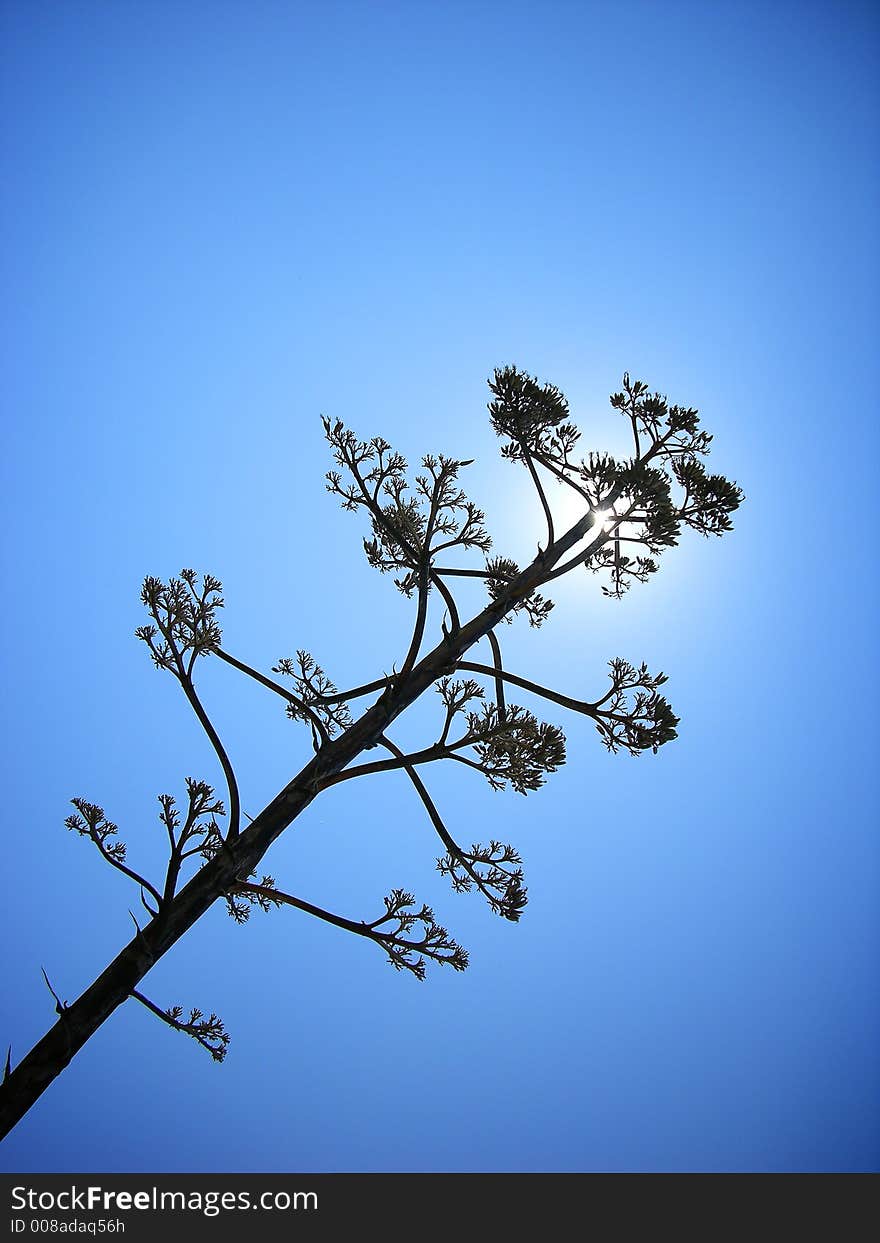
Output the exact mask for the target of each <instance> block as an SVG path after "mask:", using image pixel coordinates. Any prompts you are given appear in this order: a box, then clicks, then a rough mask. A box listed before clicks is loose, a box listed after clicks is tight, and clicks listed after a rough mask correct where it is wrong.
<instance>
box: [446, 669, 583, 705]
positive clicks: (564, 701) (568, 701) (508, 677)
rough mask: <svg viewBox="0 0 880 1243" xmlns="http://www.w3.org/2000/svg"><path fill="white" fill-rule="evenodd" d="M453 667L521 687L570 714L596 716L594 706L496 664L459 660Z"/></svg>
mask: <svg viewBox="0 0 880 1243" xmlns="http://www.w3.org/2000/svg"><path fill="white" fill-rule="evenodd" d="M455 667H456V669H462V670H466V671H467V672H468V673H482V674H485V676H486V677H487V678H494V679H495V681H496V683H497V681H498V680H499V679H503V680H504V681H505V682H510V683H511V684H512V685H513V686H519V687H521V688H522V689H523V690H524V691H531V692H532V693H533V694H535V695H540V696H541V698H542V699H549V700H551V701H552V702H553V703H556V704H559V705H560V706H561V707H563V708H570V709H571V710H572V712H580V713H583V715H584V716H591V717H594V716H595V715H596V711H595V709H596V707H597V705H596V704H593V703H587V702H586V701H585V700H583V699H572V698H571V696H570V695H561V694H560V693H559V692H558V691H551V690H550V689H549V688H548V687H546V686H539V685H538V683H537V682H530V681H529V680H528V679H527V678H521V677H519V676H518V675H517V674H515V673H508V672H507V670H506V669H500V668H499V667H498V665H497V664H496V665H495V667H494V668H493V667H491V666H490V665H479V664H477V663H476V662H475V661H471V660H460V661H459V662H458V664H457V665H456V666H455ZM606 698H607V697H606Z"/></svg>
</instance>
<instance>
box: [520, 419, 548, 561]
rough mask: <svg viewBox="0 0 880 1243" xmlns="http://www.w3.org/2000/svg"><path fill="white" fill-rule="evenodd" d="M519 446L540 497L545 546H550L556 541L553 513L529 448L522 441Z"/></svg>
mask: <svg viewBox="0 0 880 1243" xmlns="http://www.w3.org/2000/svg"><path fill="white" fill-rule="evenodd" d="M519 447H520V449H521V450H522V455H523V461H524V462H525V464H526V466H528V468H529V474H530V475H531V477H532V483H533V484H534V485H535V488H536V490H537V493H538V496H539V497H540V499H541V505H542V506H543V509H544V517H545V518H546V520H547V547H548V548H552V547H553V545H554V544H555V543H556V537H555V535H554V532H553V514H552V513H551V511H550V506H549V505H548V503H547V496H546V494H545V492H544V488H543V486H542V484H541V480H540V478H539V477H538V472H537V471H536V470H535V463H534V462H533V461H532V455H531V453H530V452H529V450H528V449H527V448H526V446H525V445H524V444H523V442H522V441H520V445H519Z"/></svg>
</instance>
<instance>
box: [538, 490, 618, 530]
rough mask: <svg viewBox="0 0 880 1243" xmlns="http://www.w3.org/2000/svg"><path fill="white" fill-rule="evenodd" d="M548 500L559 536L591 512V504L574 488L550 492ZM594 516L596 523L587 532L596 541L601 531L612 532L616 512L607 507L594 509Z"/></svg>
mask: <svg viewBox="0 0 880 1243" xmlns="http://www.w3.org/2000/svg"><path fill="white" fill-rule="evenodd" d="M547 500H548V502H549V504H550V509H551V511H552V513H553V523H554V526H555V528H556V534H557V536H559V535H562V534H564V533H565V532H566V531H568V530H569V529H570V528H571V527H573V526H574V524H575V523H576V522H580V520H581V518H583V516H584V514H586V513H587V512H589V510H590V505H589V503H588V502H587V501H586V500H585V499H584V497H582V496H580V495H579V494H578V493H577V492H575V490H574V488H567V487H564V486H560V487H559V488H556V489H555V490H552V491H548V493H547ZM593 514H594V515H595V521H594V522H593V525H592V526H591V527H590V529H589V531H588V532H587V535H588V536H589V537H590V538H591V539H595V537H596V535H597V534H598V533H599V532H600V531H601V532H603V533H604V532H606V531H610V530H611V528H612V526H613V525H614V521H615V518H616V515H615V513H614V511H613V510H612V509H609V508H607V507H601V508H599V509H594V510H593Z"/></svg>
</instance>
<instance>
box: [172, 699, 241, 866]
mask: <svg viewBox="0 0 880 1243" xmlns="http://www.w3.org/2000/svg"><path fill="white" fill-rule="evenodd" d="M181 686H182V687H183V693H184V694H185V695H186V697H187V699H188V700H189V702H190V704H191V706H192V709H193V711H194V712H195V714H196V716H197V717H198V719H199V723H200V724H201V726H202V729H204V731H205V733H206V734H207V735H208V738H209V740H210V743H211V746H212V747H213V748H214V751H215V753H216V755H217V759H218V760H219V761H220V767H221V768H222V769H223V776H224V777H225V778H226V788H227V790H228V791H229V828H228V829H227V832H226V840H227V841H229V842H234V841H235V840H236V838H237V837H238V826H239V821H240V819H241V799H240V797H239V793H238V782H237V781H236V779H235V771H234V769H233V767H232V763H231V762H230V759H229V756H228V755H227V754H226V750H225V748H224V746H223V743H222V742H221V741H220V736H219V734H218V733H217V731H216V729H215V728H214V726H213V725H212V723H211V719H210V717H209V716H208V714H207V712H206V711H205V709H204V708H203V707H202V702H201V700H200V699H199V697H198V695H197V694H196V688H195V687H194V686H193V684H192V681H191V679H190V678H189V677H186V678H185V680H184V679H181Z"/></svg>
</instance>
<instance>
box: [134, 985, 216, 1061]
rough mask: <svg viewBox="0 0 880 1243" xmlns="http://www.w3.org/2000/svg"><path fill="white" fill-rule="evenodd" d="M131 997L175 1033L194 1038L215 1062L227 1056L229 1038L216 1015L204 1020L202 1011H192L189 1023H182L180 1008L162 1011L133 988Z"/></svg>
mask: <svg viewBox="0 0 880 1243" xmlns="http://www.w3.org/2000/svg"><path fill="white" fill-rule="evenodd" d="M129 995H130V996H131V997H133V998H134V999H135V1001H139V1002H140V1003H141V1005H142V1006H146V1008H147V1009H148V1010H149V1011H150V1012H151V1013H152V1014H155V1016H156V1018H157V1019H161V1020H162V1022H163V1023H167V1025H168V1026H169V1027H170V1028H172V1029H173V1030H174V1031H177V1032H183V1033H184V1034H185V1035H187V1036H192V1038H193V1040H197V1041H198V1043H199V1044H200V1045H201V1046H202V1048H203V1049H207V1051H208V1052H209V1053H210V1054H211V1057H212V1058H213V1059H214V1061H215V1062H222V1061H223V1059H224V1057H225V1056H226V1046H227V1045H228V1044H229V1036H228V1035H227V1034H226V1032H225V1031H224V1030H223V1023H222V1022H221V1020H220V1019H219V1018H218V1017H217V1015H216V1014H212V1015H211V1016H210V1017H209V1018H207V1019H203V1018H202V1012H201V1010H191V1011H190V1018H189V1022H185V1021H184V1022H182V1021H181V1019H180V1015H181V1014H182V1010H181V1008H180V1007H179V1006H175V1007H174V1009H173V1010H167V1011H166V1010H160V1009H159V1007H158V1006H157V1005H154V1004H153V1002H152V1001H150V999H149V997H145V996H144V995H143V993H139V992H138V991H137V989H134V988H133V989H132V990H131V993H130V994H129Z"/></svg>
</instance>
